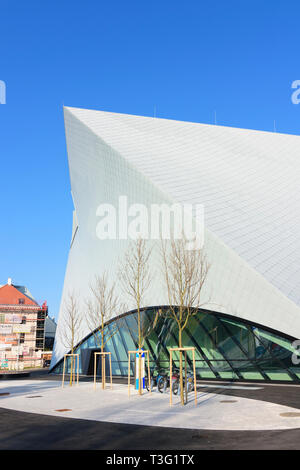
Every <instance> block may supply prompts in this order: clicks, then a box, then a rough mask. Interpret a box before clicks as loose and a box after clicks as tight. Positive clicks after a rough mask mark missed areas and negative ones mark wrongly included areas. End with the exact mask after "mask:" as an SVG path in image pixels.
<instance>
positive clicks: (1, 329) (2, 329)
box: [0, 324, 12, 335]
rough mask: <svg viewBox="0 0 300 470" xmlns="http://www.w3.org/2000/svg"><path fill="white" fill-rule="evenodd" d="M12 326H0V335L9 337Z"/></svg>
mask: <svg viewBox="0 0 300 470" xmlns="http://www.w3.org/2000/svg"><path fill="white" fill-rule="evenodd" d="M11 334H12V325H3V324H2V325H0V335H11Z"/></svg>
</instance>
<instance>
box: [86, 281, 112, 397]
mask: <svg viewBox="0 0 300 470" xmlns="http://www.w3.org/2000/svg"><path fill="white" fill-rule="evenodd" d="M90 291H91V296H90V298H89V299H88V300H87V301H86V305H87V324H88V326H89V329H90V331H91V332H92V333H93V335H94V338H95V343H96V345H98V346H99V348H100V349H101V352H102V353H103V352H104V349H105V345H106V344H107V342H108V341H109V340H110V339H111V338H112V337H113V336H114V335H115V334H116V333H117V332H118V331H119V328H120V320H119V321H117V320H116V321H114V322H113V323H112V324H111V327H110V328H109V330H108V329H107V326H106V323H107V322H108V321H109V320H111V318H112V317H114V316H115V315H116V312H118V311H120V305H119V299H118V297H117V295H116V293H115V291H116V287H115V284H114V283H113V284H112V285H111V286H109V283H108V275H107V272H104V273H103V274H102V275H101V276H95V280H94V282H93V283H92V284H91V285H90ZM99 332H100V335H99ZM104 364H105V357H104V355H101V370H102V388H103V389H104V388H105V374H104V373H103V371H104V370H105V365H104Z"/></svg>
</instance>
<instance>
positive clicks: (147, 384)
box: [146, 379, 154, 392]
mask: <svg viewBox="0 0 300 470" xmlns="http://www.w3.org/2000/svg"><path fill="white" fill-rule="evenodd" d="M150 386H151V390H153V386H154V380H153V379H151V382H150ZM146 388H147V390H148V392H149V380H148V379H146Z"/></svg>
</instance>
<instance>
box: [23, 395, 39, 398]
mask: <svg viewBox="0 0 300 470" xmlns="http://www.w3.org/2000/svg"><path fill="white" fill-rule="evenodd" d="M41 397H42V395H32V396H31V397H26V398H41Z"/></svg>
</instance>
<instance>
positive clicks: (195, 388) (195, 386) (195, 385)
mask: <svg viewBox="0 0 300 470" xmlns="http://www.w3.org/2000/svg"><path fill="white" fill-rule="evenodd" d="M193 366H194V390H195V405H196V406H197V384H196V364H195V348H194V349H193Z"/></svg>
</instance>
